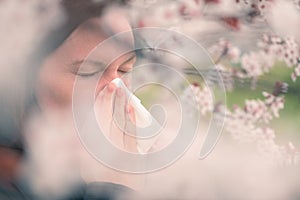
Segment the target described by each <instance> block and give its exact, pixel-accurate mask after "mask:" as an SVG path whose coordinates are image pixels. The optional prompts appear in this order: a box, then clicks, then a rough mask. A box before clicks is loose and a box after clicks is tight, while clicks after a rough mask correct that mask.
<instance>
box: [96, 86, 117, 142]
mask: <svg viewBox="0 0 300 200" xmlns="http://www.w3.org/2000/svg"><path fill="white" fill-rule="evenodd" d="M115 89H116V86H115V85H114V84H113V83H110V84H108V85H107V86H106V87H105V88H104V89H103V90H102V91H100V92H99V94H98V96H97V97H96V100H95V114H96V118H97V122H98V124H99V127H100V129H101V131H102V132H103V134H104V135H105V136H107V137H108V135H109V132H110V124H111V121H112V113H113V99H114V95H115Z"/></svg>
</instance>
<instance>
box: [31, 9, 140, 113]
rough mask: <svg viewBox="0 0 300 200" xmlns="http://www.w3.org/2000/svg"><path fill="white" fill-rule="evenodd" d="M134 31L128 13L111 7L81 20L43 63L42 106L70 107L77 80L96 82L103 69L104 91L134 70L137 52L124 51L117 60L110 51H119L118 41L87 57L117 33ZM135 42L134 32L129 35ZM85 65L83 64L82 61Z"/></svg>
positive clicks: (39, 96)
mask: <svg viewBox="0 0 300 200" xmlns="http://www.w3.org/2000/svg"><path fill="white" fill-rule="evenodd" d="M124 31H130V33H132V32H131V27H130V25H129V23H128V21H127V20H126V19H125V17H124V16H123V15H122V14H120V12H117V11H111V12H108V13H107V14H105V15H103V16H102V17H99V18H92V19H90V20H88V21H86V22H84V23H83V24H81V25H80V26H79V27H78V28H77V29H76V30H75V31H74V32H73V33H72V34H71V35H70V36H69V38H67V39H66V40H65V42H64V43H63V44H62V45H61V46H60V47H59V48H58V49H56V51H54V52H53V53H52V54H51V55H50V56H49V57H48V58H47V59H46V60H45V62H44V64H43V65H42V67H41V69H40V72H39V76H38V82H37V99H38V102H39V105H40V106H41V108H42V110H44V109H45V110H56V109H58V110H61V109H70V108H71V104H72V91H73V86H74V82H75V80H76V79H77V80H81V81H85V82H87V83H89V82H93V81H94V80H95V78H97V77H98V76H97V75H98V74H99V73H102V72H103V74H102V76H101V78H100V80H99V82H98V85H97V90H98V92H99V91H101V90H102V89H103V88H104V87H105V86H106V85H107V84H108V83H109V82H110V81H111V80H113V79H114V78H117V77H120V76H121V75H122V74H123V73H126V72H128V71H130V70H131V69H132V67H133V64H134V63H135V60H136V56H135V54H134V53H128V54H126V55H121V56H120V57H118V58H117V59H115V60H114V61H113V62H112V61H111V60H109V59H108V58H111V57H110V54H113V53H114V52H116V49H117V48H118V46H117V45H113V46H108V47H107V49H105V51H103V49H102V50H101V52H97V54H98V55H99V56H98V57H95V58H96V59H93V58H88V59H86V58H87V56H88V55H89V54H90V52H91V51H92V50H93V49H94V48H95V47H96V46H97V45H98V44H100V43H101V42H102V41H104V40H105V39H107V38H109V37H110V36H112V35H113V34H116V33H120V32H124ZM127 42H128V44H129V45H131V46H133V45H134V39H133V34H130V36H129V37H128V38H127ZM83 63H84V65H85V67H83V68H82V67H81V68H80V66H81V64H83Z"/></svg>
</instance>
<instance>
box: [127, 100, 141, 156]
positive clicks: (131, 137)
mask: <svg viewBox="0 0 300 200" xmlns="http://www.w3.org/2000/svg"><path fill="white" fill-rule="evenodd" d="M126 111H127V112H126V115H125V120H126V125H125V130H126V132H125V133H124V148H125V150H127V151H129V152H134V153H136V152H138V150H137V138H136V134H135V133H136V127H135V125H134V121H135V115H134V110H133V107H132V106H131V105H127V109H126Z"/></svg>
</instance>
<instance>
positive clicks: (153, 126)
mask: <svg viewBox="0 0 300 200" xmlns="http://www.w3.org/2000/svg"><path fill="white" fill-rule="evenodd" d="M112 83H114V84H115V85H116V87H118V88H122V89H123V90H124V91H125V94H126V96H127V98H128V100H129V104H130V105H131V106H132V107H133V109H134V113H135V122H134V124H135V125H136V136H137V137H138V138H139V139H137V143H138V150H139V152H140V153H147V152H148V151H149V150H150V149H151V147H152V146H153V145H154V143H155V142H156V140H157V139H158V136H159V135H158V133H159V131H160V129H161V125H160V124H159V123H158V122H157V121H156V120H155V118H154V117H153V116H152V115H151V113H150V112H149V111H148V110H147V109H146V108H145V107H144V106H143V105H142V104H141V100H140V99H139V98H138V97H136V96H135V95H134V94H133V93H132V92H131V91H130V90H129V89H128V88H127V87H126V86H125V84H124V82H123V81H122V80H121V79H120V78H116V79H114V80H112Z"/></svg>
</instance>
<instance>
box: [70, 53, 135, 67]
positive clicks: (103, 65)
mask: <svg viewBox="0 0 300 200" xmlns="http://www.w3.org/2000/svg"><path fill="white" fill-rule="evenodd" d="M134 58H136V53H135V52H134V53H131V55H130V56H129V57H128V58H127V59H126V60H125V61H124V62H122V64H121V65H124V64H126V63H128V62H130V61H131V60H133V59H134ZM83 63H90V64H92V65H94V66H101V67H106V66H107V64H106V63H104V62H101V61H97V60H88V59H87V60H77V61H74V62H72V64H71V65H72V66H75V67H80V65H82V64H83Z"/></svg>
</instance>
